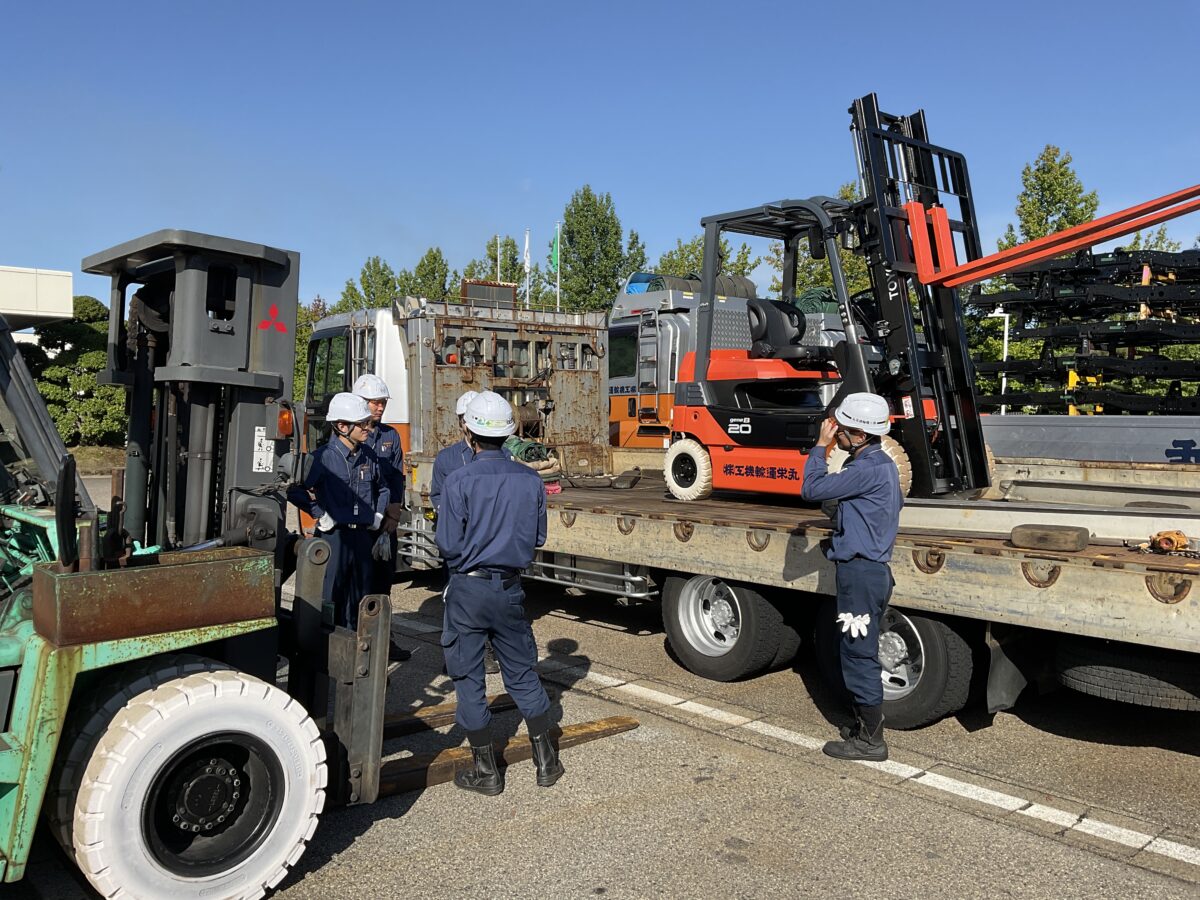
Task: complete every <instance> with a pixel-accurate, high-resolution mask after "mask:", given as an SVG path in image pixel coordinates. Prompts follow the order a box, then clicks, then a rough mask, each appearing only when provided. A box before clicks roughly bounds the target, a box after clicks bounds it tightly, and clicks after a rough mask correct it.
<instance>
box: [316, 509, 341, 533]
mask: <svg viewBox="0 0 1200 900" xmlns="http://www.w3.org/2000/svg"><path fill="white" fill-rule="evenodd" d="M336 526H337V522H335V521H333V516H331V515H330V514H329V513H324V514H322V516H321V518H320V519H318V520H317V528H318V529H319V530H321V531H333V529H334V528H335V527H336Z"/></svg>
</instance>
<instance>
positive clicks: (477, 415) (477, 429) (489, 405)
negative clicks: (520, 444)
mask: <svg viewBox="0 0 1200 900" xmlns="http://www.w3.org/2000/svg"><path fill="white" fill-rule="evenodd" d="M466 423H467V430H468V431H470V432H471V433H472V434H478V435H480V436H481V437H508V436H509V435H510V434H512V433H513V432H514V431H516V430H517V426H516V425H514V424H513V411H512V406H510V405H509V402H508V401H507V400H505V399H504V398H503V397H501V396H500V395H499V394H497V393H494V392H492V391H484V392H483V393H482V394H480V395H478V396H477V397H475V399H473V400H472V401H471V402H470V403H469V404H467V412H466Z"/></svg>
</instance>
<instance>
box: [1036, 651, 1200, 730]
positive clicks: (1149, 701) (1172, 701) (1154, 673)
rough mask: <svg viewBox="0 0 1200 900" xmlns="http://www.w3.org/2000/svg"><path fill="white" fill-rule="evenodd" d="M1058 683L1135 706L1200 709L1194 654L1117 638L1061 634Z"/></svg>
mask: <svg viewBox="0 0 1200 900" xmlns="http://www.w3.org/2000/svg"><path fill="white" fill-rule="evenodd" d="M1056 662H1057V666H1056V668H1057V670H1058V681H1059V684H1061V685H1063V686H1064V687H1069V688H1071V689H1072V690H1076V691H1080V692H1081V693H1084V694H1090V695H1091V696H1093V697H1104V698H1106V699H1108V700H1119V701H1121V702H1122V703H1132V704H1134V705H1136V706H1153V707H1158V708H1160V709H1182V710H1188V711H1191V712H1197V711H1200V670H1198V669H1197V667H1196V658H1195V655H1194V654H1188V653H1179V652H1177V651H1173V650H1160V649H1156V648H1147V647H1137V646H1133V645H1130V644H1121V643H1118V642H1116V641H1102V640H1097V639H1091V638H1077V637H1062V638H1060V639H1059V642H1058V650H1057V653H1056Z"/></svg>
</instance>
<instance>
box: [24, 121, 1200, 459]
mask: <svg viewBox="0 0 1200 900" xmlns="http://www.w3.org/2000/svg"><path fill="white" fill-rule="evenodd" d="M1071 164H1072V157H1071V154H1070V153H1068V152H1065V151H1063V150H1061V149H1060V148H1058V147H1055V146H1053V145H1050V144H1047V145H1046V146H1045V148H1044V149H1043V150H1042V152H1041V153H1040V154H1039V155H1038V157H1037V158H1036V159H1035V160H1034V161H1033V162H1031V163H1029V164H1027V165H1026V166H1025V167H1024V169H1023V170H1022V173H1021V192H1020V194H1018V196H1017V204H1016V209H1015V213H1016V222H1015V224H1009V225H1008V227H1007V228H1006V229H1005V232H1004V234H1003V235H1002V236H1001V237H1000V239H999V240H998V241H997V249H1001V250H1003V249H1006V248H1008V247H1011V246H1014V245H1015V244H1017V243H1020V242H1024V241H1030V240H1034V239H1035V238H1039V237H1044V236H1046V235H1048V234H1053V233H1055V232H1058V231H1062V230H1064V229H1067V228H1071V227H1073V226H1075V225H1079V224H1082V223H1083V222H1087V221H1090V220H1091V219H1093V218H1094V217H1095V214H1096V210H1097V208H1098V207H1099V196H1098V194H1097V192H1096V191H1095V190H1091V191H1088V190H1086V189H1085V187H1084V185H1083V183H1082V181H1081V180H1080V178H1079V176H1078V174H1077V173H1076V172H1075V170H1074V168H1073V167H1072V165H1071ZM838 194H839V196H840V197H841V198H842V199H845V200H848V201H853V200H856V199H858V193H857V187H856V185H854V184H845V185H842V187H841V188H840V189H839V191H838ZM1125 246H1126V248H1128V249H1133V250H1137V249H1149V250H1163V251H1177V250H1179V249H1180V243H1179V242H1178V241H1173V240H1171V239H1170V238H1169V236H1168V234H1167V230H1166V226H1160V227H1159V228H1158V229H1157V230H1155V231H1153V232H1151V233H1149V234H1148V235H1145V236H1143V235H1142V234H1141V233H1139V234H1137V235H1135V236H1134V237H1133V238H1132V239H1130V240H1129V241H1128V242H1126V244H1125ZM1196 246H1197V247H1198V248H1200V236H1197V238H1196ZM842 261H843V265H844V266H845V268H846V275H847V284H848V287H849V289H850V291H851V293H855V292H857V291H860V290H864V289H866V288H868V287H869V286H870V282H869V278H868V273H867V267H866V262H865V260H863V258H862V257H860V256H857V255H855V254H851V253H845V254H842ZM648 262H649V260H648V258H647V254H646V245H645V242H644V241H643V240H642V238H641V236H640V235H639V234H638V232H637V231H636V230H634V229H632V228H631V229H629V230H627V231H626V230H625V229H624V228H623V226H622V224H621V219H620V217H619V216H618V215H617V210H616V207H615V204H614V203H613V199H612V195H611V194H610V193H607V192H604V193H601V192H598V191H596V190H595V189H593V188H592V186H591V185H588V184H585V185H583V186H582V187H581V188H579V189H578V190H577V191H575V192H574V193H573V194H572V195H571V198H570V200H569V201H568V202H567V204H566V206H565V207H564V209H563V214H562V227H561V241H560V243H559V246H558V254H557V258H556V256H555V254H554V242H553V241H548V242H547V244H546V251H545V256H544V257H543V258H542V259H539V260H538V261H537V262H534V261H532V260H531V265H530V279H529V283H530V303H531V305H532V306H534V307H536V308H550V309H553V308H554V304H555V295H556V292H555V285H556V280H558V281H560V282H561V290H562V308H563V309H564V310H567V311H587V310H607V309H608V308H609V306H610V305H611V304H612V301H613V298H614V297H615V296H616V293H617V291H618V290H619V289H620V287H621V284H622V282H623V280H624V279H625V278H626V277H627V276H628V275H630V274H632V273H633V272H637V271H643V270H646V269H650V270H651V271H655V272H658V273H661V274H664V275H675V276H679V277H686V276H689V275H695V274H698V273H699V272H700V271H701V269H702V268H703V264H704V237H703V235H702V234H697V235H695V236H693V237H691V238H689V239H687V240H684V239H682V238H677V239H676V241H675V245H674V246H673V247H671V248H669V249H668V250H666V251H665V252H663V253H662V254H661V255H660V256H659V258H658V260H657V262H656V263H655V264H653V265H648ZM763 264H765V265H766V266H768V267H769V269H770V271H772V272H773V279H772V283H771V285H770V290H771V291H772V292H775V293H777V292H778V291H779V289H780V286H781V281H782V271H783V252H782V246H781V245H779V244H771V245H770V246H768V248H767V251H766V254H765V256H756V255H755V254H754V253H753V251H752V250H751V247H750V246H749V245H748V244H746V243H742V244H740V245H739V246H738V247H737V248H736V249H735V248H734V247H732V246H731V244H730V243H729V241H728V240H727V239H724V238H722V241H721V261H720V265H719V271H720V272H721V273H722V274H726V275H743V276H749V275H750V274H751V273H752V272H754V271H755V270H756V269H758V268H759V267H760V265H763ZM497 267H498V268H497ZM796 269H797V277H796V282H797V285H796V286H797V291H798V292H800V291H803V290H805V289H811V288H821V287H825V288H828V287H830V286H832V283H833V280H832V276H831V274H830V271H829V265H828V262H827V261H826V260H824V259H815V258H813V257H812V255H811V254H810V253H809V252H808V249H807V247H805V246H801V248H800V251H799V253H798V258H797V266H796ZM497 271H498V272H499V280H500V281H504V282H512V283H516V284H518V285H521V290H522V291H523V290H524V285H525V265H524V254H523V248H522V247H521V246H520V245H518V243H517V239H516V238H515V237H513V236H512V235H501V236H500V237H499V240H497V236H495V235H492V236H489V237H488V238H486V240H485V242H484V244H483V248H482V252H481V253H480V255H479V256H478V257H476V258H474V259H472V260H470V261H469V262H468V263H467V264H466V265H464V266H463V267H462V269H461V270H459V269H455V268H452V267H451V266H450V263H449V261H448V260H447V259H446V257H445V254H444V253H443V252H442V250H441V248H440V247H437V246H433V247H430V248H429V249H427V250H426V251H425V252H424V254H422V256H421V257H420V259H418V260H417V262H416V264H415V265H414V266H413V267H412V268H411V269H408V268H401V269H399V270H396V269H393V268H392V266H391V265H390V264H389V263H388V262H387V261H385V260H384V259H383V258H381V257H379V256H372V257H371V258H370V259H368V260H367V261H366V262H365V263H364V264H363V266H362V269H361V270H360V271H359V273H358V277H357V279H355V278H348V279H347V280H346V283H345V286H344V287H343V288H342V292H341V296H340V297H339V298H338V299H337V300H336V301H335V302H333V303H329V302H327V301H325V300H324V299H322V298H320V297H317V298H315V299H313V300H312V301H310V302H308V303H302V304H301V306H300V310H299V318H298V326H297V329H296V339H297V343H296V363H295V366H296V368H295V393H296V399H299V398H300V395H301V393H302V392H303V390H304V380H305V377H306V375H307V370H308V339H309V337H310V336H311V334H312V327H313V325H314V324H315V323H316V322H317V321H319V320H320V319H321V318H323V317H324V316H326V315H329V314H331V313H337V312H345V311H348V310H352V309H363V308H373V307H388V306H390V305H391V304H392V302H393V301H394V300H396V299H399V298H402V297H405V296H417V297H426V298H428V299H431V300H444V299H447V298H450V297H454V296H457V295H458V290H459V285H460V283H461V280H462V279H464V278H470V279H480V280H486V281H492V280H497V277H496V276H497ZM992 289H994V288H993V287H991V286H988V285H985V286H984V287H983V289H982V291H983V294H982V295H981V296H980V297H977V298H976V300H977V302H976V303H974V304H968V305H967V319H968V321H967V333H968V336H969V339H970V342H971V348H972V351H973V353H974V354H975V355H976V356H977V357H978V358H981V359H991V360H998V359H1000V355H1001V343H1002V326H1001V323H1000V320H999V319H989V318H987V317H986V312H987V310H986V309H984V306H985V305H986V293H987V291H989V290H992ZM989 308H990V307H989ZM107 315H108V311H107V309H106V308H105V307H104V305H103V304H102V303H100V302H99V301H98V300H96V299H95V298H94V297H88V296H79V297H76V298H75V319H73V320H71V321H69V322H57V323H52V324H49V325H44V326H41V327H39V328H36V329H34V330H35V332H36V333H37V335H38V339H39V345H37V346H35V345H30V344H22V345H21V347H22V353H23V354H24V355H25V357H26V360H27V362H28V363H29V366H30V369H31V370H32V371H33V374H34V377H35V379H36V380H37V384H38V389H39V390H40V391H41V394H42V396H43V398H45V400H46V403H47V405H48V406H49V408H50V414H51V416H52V417H53V418H54V421H55V424H56V425H57V426H58V430H59V433H60V434H61V435H62V437H63V440H64V441H65V442H66V443H67V444H68V445H76V444H88V445H105V444H118V443H120V442H121V441H122V440H123V439H124V436H125V412H124V392H123V391H122V390H121V389H119V388H113V387H106V386H102V385H99V384H98V383H97V381H96V375H97V373H98V372H99V371H100V370H101V369H103V368H104V366H105V363H106V353H105V344H106V336H107ZM1027 345H1028V346H1027ZM1039 349H1040V347H1039V346H1038V345H1036V342H1033V341H1024V342H1021V341H1016V342H1012V343H1011V344H1010V348H1009V356H1010V358H1017V359H1023V358H1033V357H1035V356H1036V355H1037V353H1038V351H1039ZM981 387H982V386H981Z"/></svg>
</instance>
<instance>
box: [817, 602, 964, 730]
mask: <svg viewBox="0 0 1200 900" xmlns="http://www.w3.org/2000/svg"><path fill="white" fill-rule="evenodd" d="M836 620H837V601H836V600H834V598H832V597H830V598H828V599H826V601H825V602H824V603H822V604H821V611H820V612H819V613H818V615H817V624H816V628H815V630H814V633H813V647H814V652H815V653H816V655H817V664H818V666H819V667H820V671H821V676H822V677H823V679H824V680H825V682H826V684H828V685H829V686H830V687H832V688H833V689H834V691H835V692H836V693H837V694H838V695H839V699H841V700H843V701H844V702H846V703H849V702H850V696H849V692H848V691H847V690H846V685H845V681H844V680H843V679H842V667H841V659H840V657H839V651H838V648H839V643H840V633H839V629H838V626H837V621H836ZM879 661H880V662H881V663H882V664H883V666H884V670H883V672H882V678H883V716H884V722H885V723H886V724H887V727H888V728H895V729H899V730H907V729H910V728H920V727H921V726H922V725H928V724H930V723H931V722H936V721H937V720H938V719H941V718H944V717H945V716H949V715H952V714H954V713H956V712H958V711H959V710H960V709H962V708H963V707H964V706H966V704H967V699H968V697H969V694H970V690H971V673H972V671H973V669H974V659H973V657H972V654H971V647H970V645H969V644H968V643H967V642H966V641H965V640H964V639H963V638H962V636H961V635H960V634H959V633H958V632H957V631H955V630H954V629H953V628H951V627H950V626H949V625H947V624H946V623H945V622H943V621H941V620H940V619H931V618H927V617H926V616H919V615H917V614H915V613H908V612H902V611H901V610H898V609H894V608H892V607H888V608H887V609H886V610H884V613H883V620H882V621H881V623H880V629H879Z"/></svg>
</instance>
